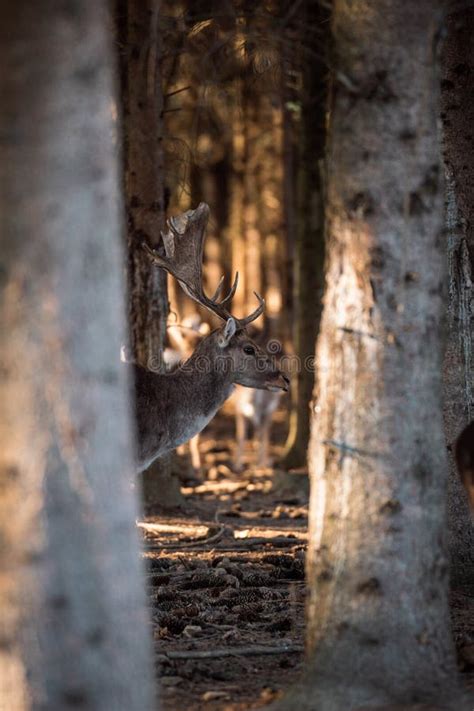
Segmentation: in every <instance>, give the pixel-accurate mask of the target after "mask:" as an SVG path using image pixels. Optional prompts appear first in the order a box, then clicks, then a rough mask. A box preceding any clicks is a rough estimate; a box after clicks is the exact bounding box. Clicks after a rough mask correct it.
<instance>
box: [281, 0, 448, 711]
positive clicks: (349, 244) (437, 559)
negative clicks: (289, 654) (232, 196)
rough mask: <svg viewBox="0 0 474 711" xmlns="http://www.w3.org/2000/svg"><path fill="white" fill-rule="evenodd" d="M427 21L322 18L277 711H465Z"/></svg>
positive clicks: (359, 14)
mask: <svg viewBox="0 0 474 711" xmlns="http://www.w3.org/2000/svg"><path fill="white" fill-rule="evenodd" d="M439 10H440V7H439V4H438V3H434V2H433V0H419V1H418V2H417V3H401V2H399V0H380V2H378V3H377V4H376V6H374V4H373V3H369V2H368V0H358V1H357V2H354V0H336V2H335V5H334V16H333V33H334V84H333V89H332V96H331V107H330V108H331V113H330V127H329V141H328V153H327V166H328V185H327V195H328V197H327V200H328V202H327V235H328V241H327V277H326V278H327V287H326V294H325V300H324V313H323V318H322V323H321V331H320V336H319V339H318V346H317V359H318V371H317V378H316V391H315V395H316V399H315V403H316V404H315V405H314V406H313V416H312V428H311V442H310V447H309V465H310V473H311V479H312V491H311V503H310V537H309V550H308V569H307V570H308V580H309V585H310V597H309V601H308V638H307V641H308V655H309V657H308V667H307V674H306V679H305V682H304V683H302V685H301V687H300V689H299V691H297V692H295V693H294V695H293V696H292V697H290V698H289V699H288V702H287V703H286V705H284V707H285V708H293V707H294V706H295V705H296V703H298V708H299V709H303V708H305V709H312V710H314V709H315V708H317V709H318V711H340V710H341V709H349V708H351V709H357V708H359V707H362V706H365V707H375V706H378V705H381V706H382V705H383V704H389V703H398V704H403V705H405V704H409V703H415V702H417V703H420V702H427V703H430V702H431V703H433V705H434V706H437V705H440V706H442V707H443V708H444V707H445V706H449V707H450V708H451V707H452V708H462V705H461V702H459V703H457V702H458V701H459V699H457V698H456V693H457V682H456V664H455V658H454V651H453V644H452V639H451V630H450V621H449V611H448V599H447V597H448V566H447V561H446V555H445V550H444V544H443V540H444V532H445V495H446V476H445V474H446V467H447V463H446V455H445V446H444V437H443V421H442V403H441V389H442V378H441V373H442V321H443V316H444V308H445V304H444V302H443V278H444V244H443V198H442V185H441V183H442V180H441V178H442V175H441V173H442V171H441V170H440V160H439V142H438V137H437V115H438V112H437V110H438V87H437V76H436V71H435V62H436V49H437V48H436V40H437V31H438V28H439V26H440V21H441V17H440V11H439ZM414 67H416V71H414ZM290 699H291V703H290Z"/></svg>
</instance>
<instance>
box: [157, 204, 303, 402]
mask: <svg viewBox="0 0 474 711" xmlns="http://www.w3.org/2000/svg"><path fill="white" fill-rule="evenodd" d="M208 219H209V207H208V206H207V205H206V203H204V202H202V203H200V205H199V206H198V207H197V208H196V209H195V210H187V212H184V213H183V214H181V215H178V216H177V217H172V218H170V219H169V220H168V222H167V230H166V231H165V232H162V238H163V244H164V248H165V256H162V255H160V254H158V253H157V252H156V251H155V250H152V249H151V248H150V247H149V246H148V245H147V244H144V245H143V246H144V249H145V251H146V252H147V254H148V256H149V257H150V259H151V261H152V262H153V263H154V264H156V265H157V266H159V267H161V268H162V269H165V270H166V271H167V272H169V273H170V274H172V275H173V276H174V277H175V278H176V279H177V280H178V282H179V284H180V285H181V287H182V289H183V290H184V291H185V293H186V294H187V295H188V296H189V297H190V298H191V299H193V300H194V301H196V302H197V303H198V304H200V305H201V306H204V307H205V308H206V309H208V310H209V311H210V312H211V313H213V314H215V315H216V316H217V317H218V318H220V319H222V320H223V321H224V325H223V326H222V327H221V328H219V329H217V330H216V331H213V332H212V333H211V334H210V335H209V336H207V337H206V338H205V339H204V340H203V341H202V342H201V343H200V344H199V346H198V347H197V348H196V350H195V352H194V353H193V356H192V359H193V360H194V361H196V360H197V358H201V364H202V367H206V362H207V363H208V367H209V368H215V369H217V370H219V369H220V370H221V371H223V372H224V371H227V375H228V376H229V377H231V378H232V382H233V383H237V384H239V385H245V386H247V387H250V388H260V389H265V390H285V391H286V390H288V384H289V380H288V378H287V377H286V376H285V375H284V374H283V373H281V372H280V371H279V370H278V369H277V368H276V367H275V365H274V363H272V361H271V359H270V358H269V356H268V354H267V353H266V352H265V351H263V350H262V349H261V348H260V347H259V346H258V345H257V344H256V343H255V342H254V341H253V340H252V339H251V338H250V337H249V335H248V334H247V332H246V327H247V326H248V324H250V323H252V321H255V319H257V318H258V317H259V316H261V314H262V313H263V311H264V309H265V301H264V300H263V299H262V297H261V296H260V295H259V294H257V293H256V292H254V293H255V296H256V298H257V300H258V302H259V303H258V307H257V308H256V309H255V311H253V312H252V313H251V314H249V315H248V316H246V317H245V318H241V319H238V318H236V317H234V316H232V314H231V313H230V311H229V310H228V304H229V303H230V301H231V300H232V297H233V296H234V294H235V291H236V289H237V285H238V282H239V275H238V273H237V274H236V275H235V279H234V282H233V284H232V287H231V289H230V291H229V293H228V294H227V295H225V296H222V289H223V281H224V277H222V278H221V280H220V282H219V284H218V286H217V289H216V291H215V292H214V294H213V296H212V297H208V296H206V294H205V293H204V289H203V284H202V257H203V252H204V240H205V230H206V226H207V222H208Z"/></svg>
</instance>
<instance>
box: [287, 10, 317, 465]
mask: <svg viewBox="0 0 474 711" xmlns="http://www.w3.org/2000/svg"><path fill="white" fill-rule="evenodd" d="M303 12H304V24H303V27H304V38H303V39H304V43H305V44H307V46H309V47H311V48H313V49H314V48H315V47H318V48H319V51H320V52H321V54H320V55H319V56H316V57H311V61H309V60H308V58H307V57H306V56H305V55H303V58H302V64H303V68H302V80H303V83H302V93H301V119H300V136H299V151H298V152H299V155H298V161H299V163H298V179H297V180H298V182H297V195H296V215H295V218H296V230H297V232H296V244H295V252H294V256H295V260H294V265H293V269H294V273H293V283H294V295H293V303H294V308H293V341H294V347H295V354H296V355H297V356H298V358H299V363H300V367H299V370H298V373H297V376H296V377H293V378H292V389H291V393H292V410H291V415H290V430H289V434H288V441H287V443H286V449H287V451H286V454H285V456H284V458H283V461H282V465H283V466H284V467H285V468H287V469H291V468H293V467H300V466H303V465H304V464H306V454H307V448H308V440H309V420H310V412H309V404H310V400H311V395H312V390H313V385H314V368H313V367H312V363H313V356H314V348H315V341H316V335H317V333H318V329H319V323H320V320H321V311H322V295H323V289H324V202H323V181H322V161H323V158H324V151H325V145H326V144H325V141H326V129H325V124H326V103H327V100H326V98H327V97H326V95H327V69H326V62H325V51H324V42H323V40H322V39H321V36H320V26H321V23H322V22H323V21H327V20H328V13H327V10H326V9H323V8H322V7H321V6H320V3H319V2H318V0H306V4H305V6H304V10H303Z"/></svg>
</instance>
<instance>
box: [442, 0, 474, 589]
mask: <svg viewBox="0 0 474 711" xmlns="http://www.w3.org/2000/svg"><path fill="white" fill-rule="evenodd" d="M446 29H447V35H446V39H445V42H444V47H443V53H442V70H443V71H442V83H441V118H442V121H443V129H444V130H443V138H444V160H445V168H446V178H447V179H446V228H447V254H448V279H449V298H448V309H447V327H448V329H447V336H448V338H447V344H446V351H445V358H444V422H445V432H446V440H447V445H448V449H449V452H450V456H449V460H450V461H449V465H450V466H449V485H448V531H449V548H450V558H451V577H452V583H453V585H454V586H455V587H460V586H462V587H467V588H471V586H472V584H473V583H474V525H473V521H472V518H471V515H470V512H469V507H468V503H467V499H466V493H465V491H464V489H463V488H462V486H461V483H460V480H459V475H458V472H457V470H456V464H455V461H454V444H455V441H456V438H457V437H458V436H459V434H460V432H461V431H462V430H463V428H464V427H465V426H466V425H467V424H468V422H470V421H471V420H473V419H474V335H473V334H474V159H473V151H472V141H473V132H472V131H473V123H474V105H473V102H472V92H473V91H474V9H472V8H471V9H468V8H464V9H463V10H460V11H459V12H455V13H453V14H452V15H451V16H450V17H449V18H448V20H447V23H446Z"/></svg>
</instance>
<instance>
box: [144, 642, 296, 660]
mask: <svg viewBox="0 0 474 711" xmlns="http://www.w3.org/2000/svg"><path fill="white" fill-rule="evenodd" d="M301 652H304V647H303V645H302V644H282V645H281V646H279V647H265V646H259V645H255V646H253V647H223V648H222V649H209V650H197V649H189V650H186V651H183V652H166V653H160V654H157V660H158V661H161V662H166V661H168V660H170V659H214V658H216V657H246V656H261V655H264V654H293V653H301Z"/></svg>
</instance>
